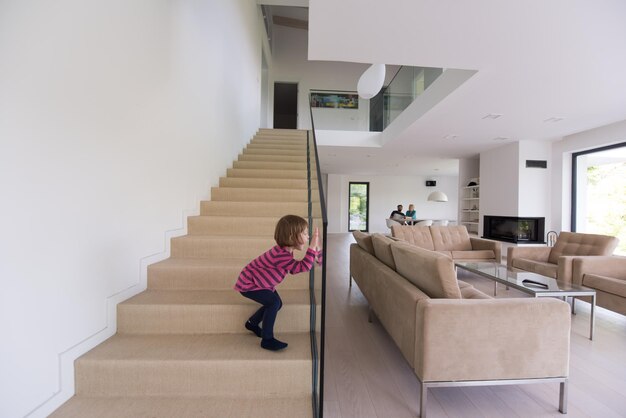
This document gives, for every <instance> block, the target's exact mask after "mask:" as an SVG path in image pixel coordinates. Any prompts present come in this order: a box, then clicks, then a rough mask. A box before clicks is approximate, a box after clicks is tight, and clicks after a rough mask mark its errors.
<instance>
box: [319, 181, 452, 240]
mask: <svg viewBox="0 0 626 418" xmlns="http://www.w3.org/2000/svg"><path fill="white" fill-rule="evenodd" d="M431 179H435V180H436V181H437V186H436V187H426V180H431ZM350 182H369V183H370V188H369V198H370V202H369V215H370V219H369V229H370V232H382V233H388V232H389V228H387V225H386V224H385V219H387V218H389V215H390V214H391V211H393V210H395V209H396V206H397V205H398V204H401V205H403V206H404V211H405V212H406V210H407V209H408V208H409V204H411V203H413V204H414V205H415V211H416V212H417V218H418V219H457V211H458V180H457V177H456V176H440V177H439V176H438V177H434V178H433V177H425V176H357V175H339V174H329V175H328V189H327V190H328V195H327V200H328V203H327V208H328V232H330V233H335V232H348V187H349V183H350ZM435 190H439V191H442V192H444V193H445V194H447V195H448V199H449V201H448V202H428V201H427V200H426V199H427V197H428V194H430V193H431V192H433V191H435Z"/></svg>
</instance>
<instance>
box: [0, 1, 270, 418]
mask: <svg viewBox="0 0 626 418" xmlns="http://www.w3.org/2000/svg"><path fill="white" fill-rule="evenodd" d="M257 13H258V10H257V6H256V2H250V1H248V0H238V1H233V0H216V1H203V2H189V1H183V0H178V1H176V0H133V1H130V2H129V1H126V0H110V1H107V2H101V1H96V0H82V1H72V0H59V1H55V2H49V1H44V0H32V1H28V2H22V1H3V2H0V57H2V59H0V141H1V151H0V190H1V199H2V202H1V204H0V222H1V229H2V235H3V238H2V240H0V281H1V288H2V291H1V292H0V335H2V343H1V344H0V362H1V364H0V370H2V372H1V373H0V416H2V417H21V416H25V415H28V414H30V415H29V416H33V417H35V416H46V415H48V414H49V413H50V412H51V411H52V410H53V409H55V408H56V407H57V406H58V405H59V404H61V403H62V402H63V401H64V400H66V399H67V398H69V397H70V396H71V395H72V394H73V384H74V382H73V370H72V364H73V360H74V359H75V358H76V357H77V356H78V355H80V354H82V353H83V352H85V351H87V350H88V349H90V348H91V347H93V346H94V345H96V344H98V343H99V342H100V341H102V340H104V339H105V338H107V337H109V336H110V335H112V334H113V333H114V332H115V316H114V313H115V304H116V303H117V302H119V301H121V300H123V299H126V298H127V297H129V296H131V295H133V294H135V293H138V292H139V291H141V290H142V289H144V288H145V286H146V277H145V274H146V273H145V266H146V264H147V263H148V262H151V261H154V260H158V259H161V258H164V257H166V256H167V251H168V250H169V240H168V239H167V238H168V237H169V236H171V235H176V234H182V233H184V230H185V217H186V216H185V215H186V214H188V213H194V212H197V211H198V208H199V200H200V199H203V198H207V196H208V192H209V188H210V186H212V185H216V184H217V182H218V177H219V176H220V175H223V174H224V173H225V170H226V168H227V167H228V166H229V165H230V164H231V162H232V160H233V159H234V158H235V157H236V156H237V153H238V152H239V151H240V150H241V148H242V147H243V146H244V145H245V143H246V142H247V141H248V140H249V139H250V138H251V136H252V135H253V134H254V132H255V131H256V129H257V128H258V126H259V118H260V105H259V104H260V78H261V41H260V39H261V38H260V35H259V31H260V30H261V28H259V26H258V22H259V20H258V15H257ZM168 231H169V232H168Z"/></svg>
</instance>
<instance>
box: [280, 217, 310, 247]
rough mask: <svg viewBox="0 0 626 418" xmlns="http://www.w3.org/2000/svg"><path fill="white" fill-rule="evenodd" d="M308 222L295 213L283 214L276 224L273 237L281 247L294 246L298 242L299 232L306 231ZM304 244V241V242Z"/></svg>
mask: <svg viewBox="0 0 626 418" xmlns="http://www.w3.org/2000/svg"><path fill="white" fill-rule="evenodd" d="M308 227H309V223H308V222H307V221H305V220H304V219H303V218H301V217H299V216H296V215H285V216H283V217H282V218H280V220H279V221H278V223H277V224H276V229H275V230H274V239H275V240H276V244H278V245H279V246H281V247H295V246H297V245H298V244H301V243H300V234H301V233H303V232H304V231H306V229H307V228H308ZM304 244H306V243H304Z"/></svg>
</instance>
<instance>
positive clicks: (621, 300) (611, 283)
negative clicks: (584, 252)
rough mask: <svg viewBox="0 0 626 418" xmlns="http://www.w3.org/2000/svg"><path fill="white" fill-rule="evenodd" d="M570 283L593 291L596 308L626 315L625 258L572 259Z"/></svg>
mask: <svg viewBox="0 0 626 418" xmlns="http://www.w3.org/2000/svg"><path fill="white" fill-rule="evenodd" d="M572 283H574V284H577V285H582V286H585V287H590V288H592V289H595V291H596V303H597V304H598V306H602V307H603V308H606V309H610V310H612V311H613V312H617V313H620V314H622V315H626V257H620V256H607V257H578V258H574V260H573V261H572ZM583 299H584V298H583Z"/></svg>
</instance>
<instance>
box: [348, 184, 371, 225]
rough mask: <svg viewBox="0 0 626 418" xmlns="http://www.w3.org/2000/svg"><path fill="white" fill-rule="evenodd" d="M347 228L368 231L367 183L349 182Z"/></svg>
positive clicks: (368, 186)
mask: <svg viewBox="0 0 626 418" xmlns="http://www.w3.org/2000/svg"><path fill="white" fill-rule="evenodd" d="M349 187H350V193H349V196H350V201H349V202H348V230H349V231H365V232H367V231H369V188H370V184H369V183H352V182H350V186H349Z"/></svg>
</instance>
